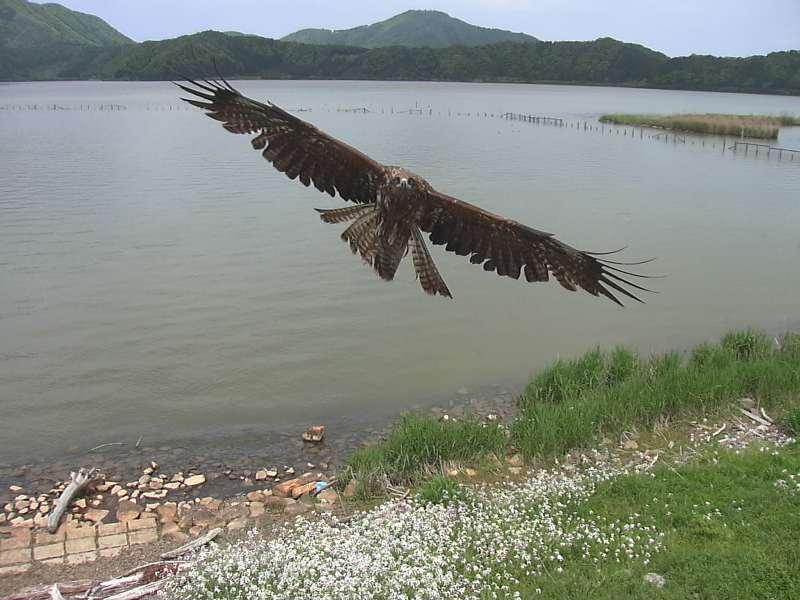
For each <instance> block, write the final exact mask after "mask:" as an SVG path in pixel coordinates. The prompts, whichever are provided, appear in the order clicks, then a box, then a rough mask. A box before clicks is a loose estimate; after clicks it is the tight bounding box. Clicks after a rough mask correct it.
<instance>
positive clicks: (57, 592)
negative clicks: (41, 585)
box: [50, 583, 65, 600]
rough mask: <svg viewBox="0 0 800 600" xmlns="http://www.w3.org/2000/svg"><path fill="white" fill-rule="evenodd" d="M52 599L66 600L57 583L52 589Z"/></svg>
mask: <svg viewBox="0 0 800 600" xmlns="http://www.w3.org/2000/svg"><path fill="white" fill-rule="evenodd" d="M50 598H51V599H52V600H65V599H64V596H62V595H61V590H59V589H58V584H57V583H54V584H53V587H51V588H50Z"/></svg>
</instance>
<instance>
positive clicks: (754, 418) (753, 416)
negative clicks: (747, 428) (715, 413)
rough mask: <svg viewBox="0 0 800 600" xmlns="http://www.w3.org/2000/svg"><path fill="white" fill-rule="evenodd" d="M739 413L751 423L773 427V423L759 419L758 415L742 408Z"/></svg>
mask: <svg viewBox="0 0 800 600" xmlns="http://www.w3.org/2000/svg"><path fill="white" fill-rule="evenodd" d="M739 412H740V413H742V414H743V415H744V416H745V417H747V418H748V419H750V420H751V421H755V422H756V423H760V424H761V425H767V426H769V425H772V423H770V422H769V421H767V420H766V419H764V418H763V417H759V416H758V415H756V414H753V413H751V412H750V411H749V410H745V409H743V408H740V409H739Z"/></svg>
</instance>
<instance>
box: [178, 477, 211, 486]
mask: <svg viewBox="0 0 800 600" xmlns="http://www.w3.org/2000/svg"><path fill="white" fill-rule="evenodd" d="M205 482H206V476H205V475H192V476H191V477H187V478H186V479H185V480H184V482H183V483H185V484H186V485H187V486H189V487H195V486H198V485H202V484H204V483H205Z"/></svg>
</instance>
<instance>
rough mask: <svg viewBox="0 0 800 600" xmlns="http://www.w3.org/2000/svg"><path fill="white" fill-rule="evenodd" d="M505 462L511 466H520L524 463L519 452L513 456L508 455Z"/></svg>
mask: <svg viewBox="0 0 800 600" xmlns="http://www.w3.org/2000/svg"><path fill="white" fill-rule="evenodd" d="M506 462H507V463H508V464H509V465H511V466H512V467H521V466H523V465H524V464H525V461H524V460H523V459H522V455H521V454H515V455H513V456H510V457H508V459H507V460H506Z"/></svg>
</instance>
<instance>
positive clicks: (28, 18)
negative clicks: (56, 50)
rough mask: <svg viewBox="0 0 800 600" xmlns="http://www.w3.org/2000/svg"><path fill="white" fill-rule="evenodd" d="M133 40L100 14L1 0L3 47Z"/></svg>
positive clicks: (0, 42) (100, 44)
mask: <svg viewBox="0 0 800 600" xmlns="http://www.w3.org/2000/svg"><path fill="white" fill-rule="evenodd" d="M130 43H133V40H131V39H130V38H128V37H126V36H124V35H123V34H121V33H120V32H119V31H117V30H116V29H114V28H113V27H111V25H109V24H108V23H106V22H105V21H103V19H101V18H100V17H96V16H94V15H88V14H85V13H81V12H77V11H74V10H70V9H68V8H66V7H64V6H61V5H60V4H36V3H34V2H27V1H26V0H0V47H4V48H40V47H42V46H48V45H52V44H77V45H81V46H97V47H107V46H118V45H120V44H130Z"/></svg>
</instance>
